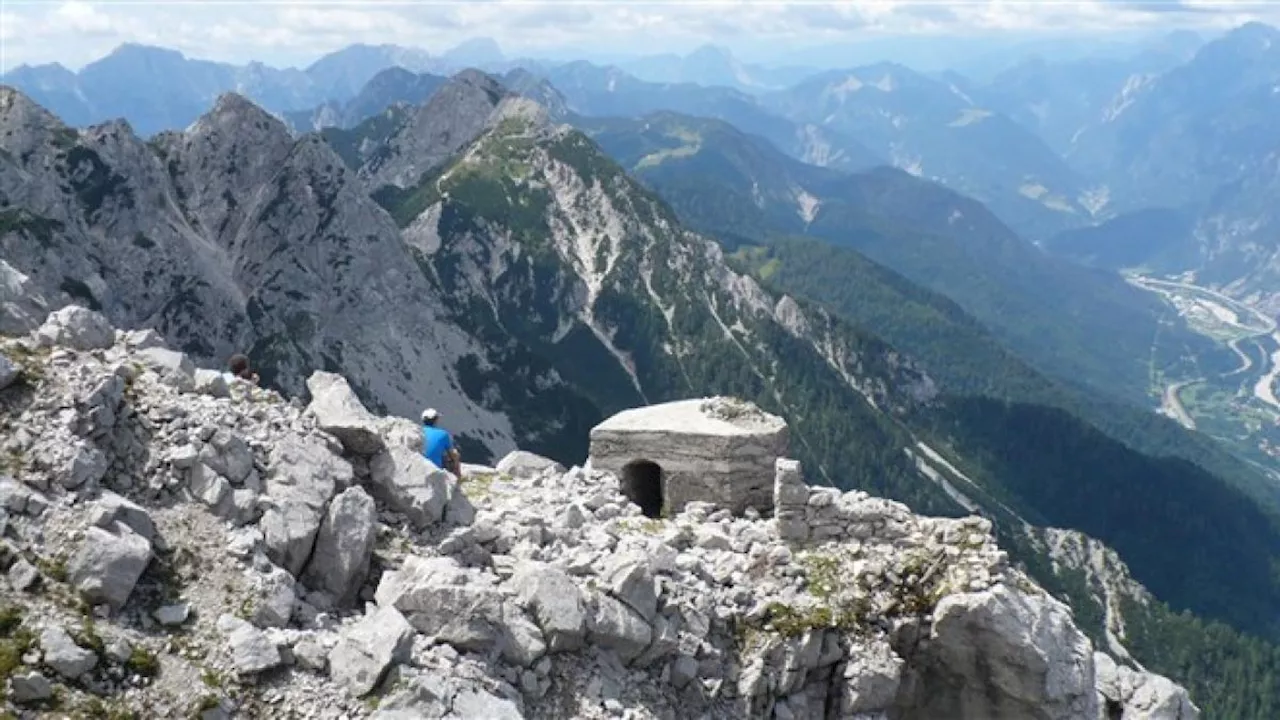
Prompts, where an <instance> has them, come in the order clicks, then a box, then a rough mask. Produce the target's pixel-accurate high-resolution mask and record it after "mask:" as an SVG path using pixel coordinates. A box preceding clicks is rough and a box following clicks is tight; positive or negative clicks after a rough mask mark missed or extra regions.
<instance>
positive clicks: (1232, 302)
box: [1128, 276, 1280, 430]
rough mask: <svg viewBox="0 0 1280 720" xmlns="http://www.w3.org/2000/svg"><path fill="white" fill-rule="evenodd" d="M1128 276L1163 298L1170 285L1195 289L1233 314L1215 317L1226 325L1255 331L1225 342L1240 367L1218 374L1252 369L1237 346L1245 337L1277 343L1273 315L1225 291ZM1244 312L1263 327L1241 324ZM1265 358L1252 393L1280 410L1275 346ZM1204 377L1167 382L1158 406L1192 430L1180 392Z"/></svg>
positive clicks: (1279, 368) (1249, 358)
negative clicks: (1264, 369) (1263, 370)
mask: <svg viewBox="0 0 1280 720" xmlns="http://www.w3.org/2000/svg"><path fill="white" fill-rule="evenodd" d="M1128 280H1129V282H1131V283H1133V284H1135V285H1137V286H1139V287H1141V288H1144V289H1146V290H1150V291H1152V292H1157V293H1160V294H1161V295H1163V296H1164V297H1165V298H1166V299H1167V298H1169V297H1170V296H1171V295H1172V294H1173V293H1172V292H1170V288H1177V289H1181V290H1190V291H1192V292H1195V293H1199V294H1201V295H1203V296H1207V297H1208V298H1210V299H1212V300H1214V301H1216V302H1217V303H1218V304H1220V305H1222V306H1223V307H1224V308H1226V310H1227V311H1229V312H1231V313H1234V315H1235V319H1234V320H1226V319H1224V318H1221V317H1220V318H1219V319H1222V320H1223V322H1225V323H1227V324H1229V325H1233V326H1235V327H1238V328H1240V329H1241V330H1245V331H1255V332H1252V333H1251V334H1249V335H1242V336H1241V337H1238V338H1235V339H1233V340H1231V341H1229V342H1228V343H1227V346H1228V347H1230V348H1231V350H1232V351H1233V352H1235V354H1236V355H1237V356H1239V357H1240V367H1238V368H1236V369H1235V370H1232V371H1231V372H1227V373H1223V374H1222V375H1220V377H1223V378H1228V377H1231V376H1233V375H1239V374H1241V373H1245V372H1248V371H1250V370H1252V369H1253V364H1254V362H1253V356H1251V355H1250V354H1249V353H1246V352H1245V351H1244V350H1243V349H1242V348H1241V347H1240V346H1241V344H1242V343H1244V342H1246V341H1251V340H1258V339H1261V338H1264V337H1267V336H1271V338H1272V339H1274V340H1275V341H1276V344H1277V346H1280V330H1277V326H1276V321H1275V320H1274V319H1273V318H1271V317H1269V316H1268V315H1266V314H1265V313H1262V312H1260V311H1258V310H1255V309H1254V308H1251V307H1249V306H1248V305H1245V304H1243V303H1241V302H1240V301H1239V300H1236V299H1234V298H1231V297H1229V296H1227V295H1223V294H1222V293H1220V292H1218V291H1216V290H1211V289H1209V288H1206V287H1201V286H1199V285H1192V284H1191V283H1185V282H1176V281H1172V280H1156V279H1154V278H1147V277H1142V276H1130V277H1129V278H1128ZM1215 314H1216V313H1215ZM1245 316H1252V317H1254V318H1255V319H1256V320H1257V321H1258V322H1259V323H1260V324H1261V325H1262V326H1263V327H1265V328H1266V329H1265V330H1261V331H1257V327H1258V326H1257V325H1252V326H1250V325H1243V324H1241V322H1240V320H1241V319H1242V318H1243V317H1245ZM1267 361H1268V362H1269V365H1268V367H1267V368H1266V371H1265V372H1264V373H1263V375H1262V377H1260V378H1259V379H1258V382H1257V383H1256V384H1255V385H1254V387H1253V394H1254V396H1255V397H1257V398H1258V399H1259V400H1261V401H1262V402H1265V403H1267V404H1268V405H1271V406H1272V407H1274V408H1276V409H1278V410H1280V398H1277V397H1276V394H1275V383H1276V377H1277V376H1280V350H1276V351H1275V352H1273V353H1271V354H1270V355H1269V356H1267ZM1207 379H1208V378H1203V377H1201V378H1191V379H1189V380H1182V381H1179V382H1176V383H1173V384H1172V385H1168V386H1166V387H1165V389H1164V397H1163V402H1162V406H1163V407H1164V408H1165V409H1166V410H1167V411H1168V412H1169V414H1171V415H1172V416H1173V417H1174V418H1175V419H1176V420H1177V421H1178V422H1180V423H1182V424H1183V425H1184V426H1186V427H1188V428H1191V429H1193V430H1194V429H1195V426H1196V423H1195V420H1194V419H1193V418H1192V417H1191V415H1190V413H1188V412H1187V410H1186V408H1185V407H1184V406H1183V405H1182V398H1181V393H1182V391H1183V390H1185V389H1186V388H1188V387H1190V386H1192V385H1195V384H1197V383H1202V382H1205V381H1206V380H1207Z"/></svg>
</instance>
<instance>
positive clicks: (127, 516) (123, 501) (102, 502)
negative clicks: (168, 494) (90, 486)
mask: <svg viewBox="0 0 1280 720" xmlns="http://www.w3.org/2000/svg"><path fill="white" fill-rule="evenodd" d="M117 522H119V523H123V524H124V525H126V526H127V527H128V528H129V529H130V530H132V531H134V532H135V533H137V534H139V535H141V536H142V537H144V538H146V539H147V541H148V542H150V541H152V540H154V539H155V536H156V526H155V523H154V522H152V520H151V515H150V514H149V513H148V512H147V511H146V510H145V509H143V508H142V506H141V505H138V504H137V503H135V502H133V501H132V500H129V499H127V498H124V497H121V496H119V495H117V494H115V493H113V492H111V491H110V490H104V491H102V495H101V496H100V497H99V498H98V500H97V502H96V503H94V510H93V515H92V519H91V524H93V525H96V526H98V527H100V528H102V529H104V530H108V531H109V530H111V529H112V527H114V525H115V524H116V523H117Z"/></svg>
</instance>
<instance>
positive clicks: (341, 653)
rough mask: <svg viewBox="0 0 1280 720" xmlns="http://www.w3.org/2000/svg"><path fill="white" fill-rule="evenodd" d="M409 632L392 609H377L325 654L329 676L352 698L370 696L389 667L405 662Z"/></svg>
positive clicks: (344, 634) (350, 628) (409, 644)
mask: <svg viewBox="0 0 1280 720" xmlns="http://www.w3.org/2000/svg"><path fill="white" fill-rule="evenodd" d="M412 641H413V628H412V627H411V626H410V625H409V622H408V621H407V620H405V618H404V615H402V614H400V612H399V611H398V610H396V609H395V608H393V607H380V608H378V609H377V610H375V611H373V612H371V613H369V614H368V615H366V616H364V617H363V618H361V619H360V620H359V621H358V622H356V623H354V624H353V625H351V626H350V627H348V628H346V629H345V630H344V631H343V633H342V637H341V638H340V639H339V640H338V644H337V645H336V646H335V647H334V648H333V650H332V651H331V652H330V653H329V668H330V671H329V672H330V676H331V677H332V678H333V679H334V681H336V682H337V683H338V684H340V685H342V686H343V687H345V688H346V689H347V691H348V692H350V693H351V694H352V695H355V696H356V697H363V696H365V695H368V694H369V693H370V692H373V690H374V688H376V687H377V686H378V685H379V684H380V683H381V682H382V679H383V678H384V677H386V674H387V671H388V670H389V669H390V668H391V665H392V664H393V663H396V662H404V661H406V660H408V659H409V651H410V650H411V649H412Z"/></svg>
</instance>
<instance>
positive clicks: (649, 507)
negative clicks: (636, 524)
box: [622, 460, 662, 518]
mask: <svg viewBox="0 0 1280 720" xmlns="http://www.w3.org/2000/svg"><path fill="white" fill-rule="evenodd" d="M622 494H623V495H626V496H627V498H628V499H630V500H631V502H633V503H635V504H637V505H639V506H640V511H641V512H643V513H644V515H645V517H650V518H658V517H662V468H661V467H659V466H658V464H657V463H654V462H649V461H648V460H636V461H634V462H629V463H627V464H626V465H625V466H623V468H622Z"/></svg>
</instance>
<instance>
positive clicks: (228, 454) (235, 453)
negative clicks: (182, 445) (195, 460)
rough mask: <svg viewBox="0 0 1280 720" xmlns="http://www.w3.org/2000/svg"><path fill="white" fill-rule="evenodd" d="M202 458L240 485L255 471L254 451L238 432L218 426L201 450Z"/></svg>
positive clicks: (232, 481) (211, 467)
mask: <svg viewBox="0 0 1280 720" xmlns="http://www.w3.org/2000/svg"><path fill="white" fill-rule="evenodd" d="M200 460H201V462H203V463H204V464H205V465H208V466H209V468H210V469H211V470H213V471H214V472H215V473H217V474H219V475H221V476H222V477H224V478H226V479H227V480H228V481H229V482H231V483H233V484H236V485H239V484H240V483H243V482H244V481H245V478H247V477H249V473H251V472H253V451H252V450H250V449H249V445H248V444H247V443H246V442H245V441H244V438H242V437H240V436H239V435H237V434H236V433H234V432H232V431H230V430H227V429H226V428H218V430H217V431H216V432H214V433H213V437H211V438H209V441H208V442H207V443H205V446H204V447H203V448H202V449H201V450H200Z"/></svg>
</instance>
